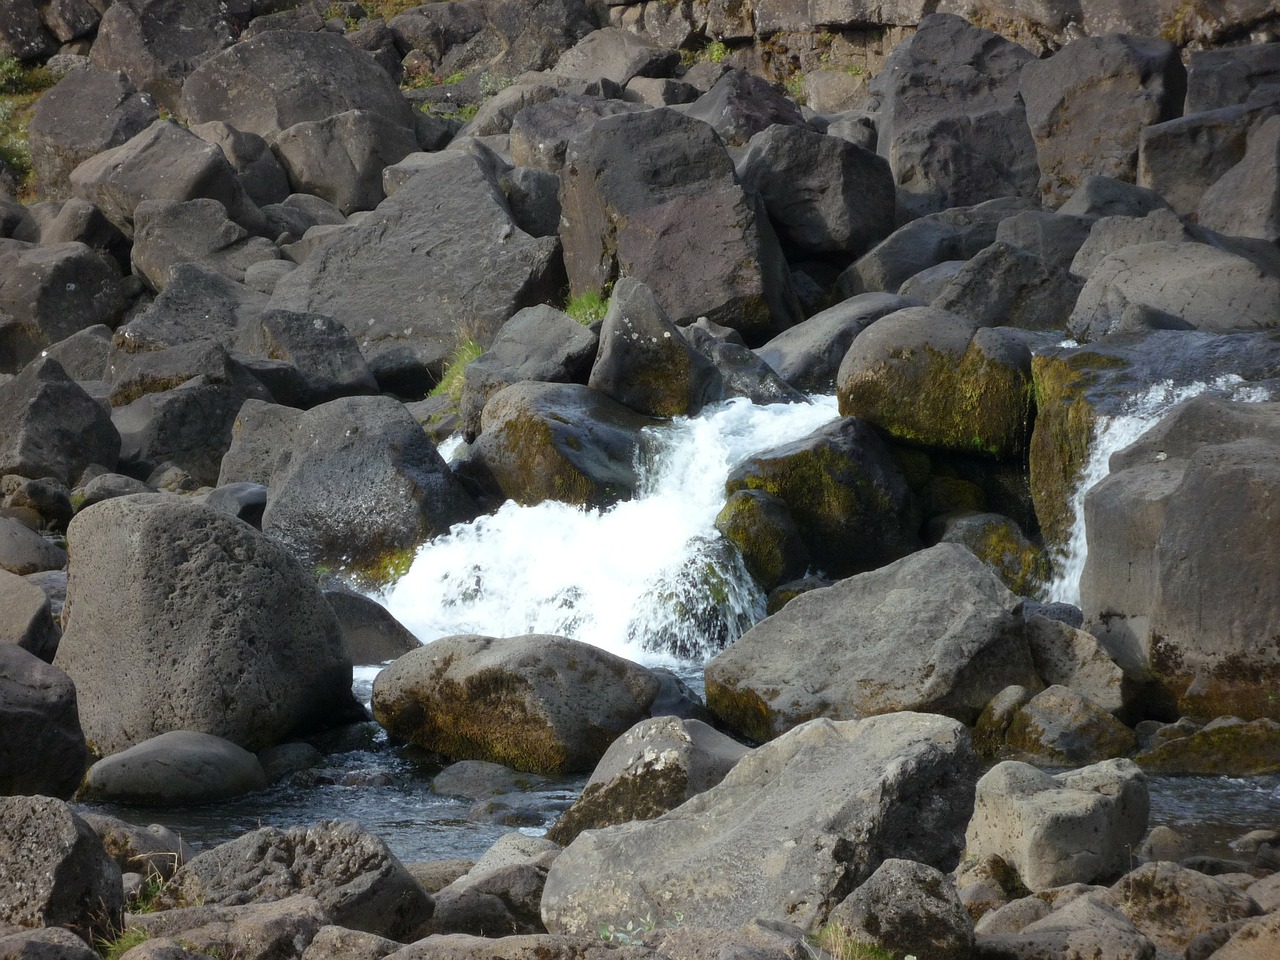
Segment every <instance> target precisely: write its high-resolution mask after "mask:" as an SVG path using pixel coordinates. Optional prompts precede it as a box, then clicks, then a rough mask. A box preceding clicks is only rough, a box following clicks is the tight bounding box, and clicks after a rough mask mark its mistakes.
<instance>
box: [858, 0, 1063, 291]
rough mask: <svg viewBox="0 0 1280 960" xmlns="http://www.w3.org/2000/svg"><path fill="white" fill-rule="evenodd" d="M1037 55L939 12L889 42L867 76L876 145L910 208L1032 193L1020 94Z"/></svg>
mask: <svg viewBox="0 0 1280 960" xmlns="http://www.w3.org/2000/svg"><path fill="white" fill-rule="evenodd" d="M1034 59H1035V58H1034V57H1033V56H1032V54H1031V53H1030V52H1029V51H1028V50H1026V49H1025V48H1024V47H1021V46H1018V45H1017V44H1016V43H1013V42H1012V41H1009V40H1005V39H1003V38H1001V37H998V36H997V35H995V34H994V33H991V32H990V31H988V30H983V29H981V28H980V27H976V26H973V25H971V24H969V23H968V22H966V21H965V20H962V19H961V18H960V17H957V16H954V15H952V14H941V13H939V14H933V15H931V16H928V17H925V18H923V19H922V20H921V21H920V22H919V26H918V27H917V29H916V32H915V33H914V34H913V35H912V36H911V38H910V39H908V40H906V41H905V42H903V43H900V44H898V46H897V47H895V48H894V51H893V53H892V54H890V56H889V59H888V60H887V61H886V63H885V66H884V69H882V70H881V71H880V72H879V73H877V74H876V77H875V79H874V80H873V81H872V82H871V93H872V95H873V96H874V97H877V98H879V101H880V114H879V119H878V124H877V127H878V130H879V138H878V140H877V147H876V149H877V151H878V152H879V154H880V155H881V156H882V157H886V158H887V159H888V160H889V165H890V167H891V168H892V169H893V175H894V180H895V182H896V183H897V184H898V188H899V189H898V202H899V203H900V204H901V205H902V207H903V208H904V209H905V210H906V211H907V212H908V213H909V214H910V215H912V216H921V215H923V214H926V213H933V212H935V211H938V210H945V209H947V208H948V207H959V206H968V205H970V204H975V203H980V202H982V201H984V200H991V199H993V198H995V197H1004V196H1019V197H1035V196H1038V192H1039V168H1038V166H1037V161H1036V147H1035V143H1034V141H1033V140H1032V137H1031V130H1030V128H1029V127H1028V125H1027V117H1026V113H1025V111H1024V108H1023V104H1022V100H1021V98H1020V97H1019V96H1018V84H1019V77H1020V73H1021V71H1022V67H1023V66H1024V64H1026V63H1028V62H1029V61H1032V60H1034ZM913 272H914V271H913Z"/></svg>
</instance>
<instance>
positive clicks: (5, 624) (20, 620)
mask: <svg viewBox="0 0 1280 960" xmlns="http://www.w3.org/2000/svg"><path fill="white" fill-rule="evenodd" d="M50 609H51V608H50V605H49V597H48V595H47V594H45V592H44V591H43V590H41V589H40V588H39V587H38V586H36V585H35V584H34V583H31V582H29V581H27V580H24V579H23V578H22V577H21V576H18V575H17V574H14V573H10V572H9V571H8V570H0V648H2V647H4V646H8V645H12V646H15V647H21V648H22V649H23V650H25V651H27V653H30V654H32V655H33V656H36V657H39V658H40V659H41V660H43V661H44V662H45V663H51V662H52V661H53V654H54V652H55V651H56V650H57V649H58V640H59V638H60V637H61V636H62V630H61V629H60V628H59V626H58V625H57V624H56V623H54V621H53V616H52V615H51V613H50ZM14 792H24V791H14ZM30 792H32V793H38V792H39V791H35V790H33V791H30Z"/></svg>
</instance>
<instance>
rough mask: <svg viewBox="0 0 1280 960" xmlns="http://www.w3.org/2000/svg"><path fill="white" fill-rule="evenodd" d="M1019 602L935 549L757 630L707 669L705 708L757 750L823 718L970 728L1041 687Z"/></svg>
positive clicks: (950, 548)
mask: <svg viewBox="0 0 1280 960" xmlns="http://www.w3.org/2000/svg"><path fill="white" fill-rule="evenodd" d="M1019 603H1020V601H1019V599H1018V598H1017V597H1015V596H1014V595H1013V594H1012V593H1010V592H1009V590H1008V589H1007V588H1006V587H1005V586H1004V584H1002V583H1001V582H1000V581H999V579H998V578H997V577H996V576H995V574H993V573H992V572H991V571H990V570H988V569H987V568H986V567H985V566H984V565H983V564H982V562H981V561H980V560H978V558H977V557H975V556H974V555H973V554H972V553H970V552H969V551H968V550H966V549H965V548H964V547H962V546H960V545H959V544H953V543H943V544H938V545H937V546H935V547H931V548H929V549H928V550H923V551H920V552H919V553H915V554H912V555H911V556H909V557H905V558H904V559H902V560H899V561H897V562H896V563H892V564H889V565H888V566H886V567H882V568H881V569H879V570H873V571H872V572H870V573H864V574H860V575H859V576H856V577H850V578H849V579H847V580H841V581H839V582H838V583H835V584H833V585H832V586H830V587H826V588H823V589H819V590H812V591H809V592H808V593H805V594H802V595H801V596H799V597H796V598H795V599H794V600H792V601H791V602H790V603H788V604H787V605H786V606H785V607H783V608H782V610H780V611H779V612H778V613H775V614H774V615H773V616H771V617H767V618H766V619H764V620H762V621H761V622H760V623H758V624H756V626H755V627H753V628H752V629H750V630H748V631H747V632H746V633H745V634H744V635H743V636H742V637H740V638H739V639H738V640H737V641H735V642H734V643H733V644H731V645H730V646H729V647H728V648H727V649H726V650H724V651H723V652H722V653H720V654H719V655H718V656H716V657H715V658H714V659H713V660H711V662H710V663H708V664H707V668H706V676H707V705H708V706H710V707H711V709H712V710H713V711H715V713H716V714H717V715H718V716H719V717H720V718H721V719H722V720H724V721H725V722H726V723H727V724H728V725H729V726H730V727H731V728H732V729H733V730H736V731H738V732H739V733H741V734H743V735H745V736H748V737H751V738H752V739H755V740H768V739H770V738H771V737H776V736H777V735H778V734H780V733H782V732H783V731H785V730H788V729H790V728H791V727H794V726H795V725H796V724H798V723H802V722H804V721H805V720H808V719H810V718H812V717H815V716H817V717H829V718H831V719H835V720H847V719H856V718H860V717H867V716H872V715H874V714H881V713H891V712H893V711H897V710H922V711H928V712H932V713H942V714H947V715H950V716H954V717H956V718H958V719H961V720H963V721H965V722H966V723H972V722H973V721H974V720H976V719H977V717H978V713H979V711H981V710H982V708H983V707H984V706H985V705H986V703H987V701H988V700H990V699H991V698H992V697H993V696H995V695H996V694H997V693H999V692H1000V691H1001V690H1003V689H1004V688H1005V687H1007V686H1010V685H1011V684H1018V685H1021V686H1026V687H1031V688H1036V687H1038V686H1039V681H1038V680H1037V678H1036V675H1035V669H1034V666H1033V664H1032V661H1031V654H1030V652H1029V650H1028V648H1027V641H1026V637H1025V635H1024V633H1023V629H1022V618H1021V616H1020V615H1019V613H1018V606H1019Z"/></svg>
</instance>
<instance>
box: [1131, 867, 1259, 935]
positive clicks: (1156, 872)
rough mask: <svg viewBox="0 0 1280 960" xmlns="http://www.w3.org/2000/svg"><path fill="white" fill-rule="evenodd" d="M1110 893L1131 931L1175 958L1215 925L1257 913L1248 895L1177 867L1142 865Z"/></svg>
mask: <svg viewBox="0 0 1280 960" xmlns="http://www.w3.org/2000/svg"><path fill="white" fill-rule="evenodd" d="M1111 892H1112V893H1113V894H1114V895H1115V899H1116V902H1117V903H1118V904H1119V906H1120V910H1121V911H1122V912H1123V913H1124V915H1125V916H1127V917H1128V918H1129V919H1130V920H1131V921H1132V922H1133V924H1134V926H1136V927H1137V928H1138V929H1139V930H1141V931H1142V933H1143V935H1144V936H1146V937H1147V938H1148V939H1149V940H1151V942H1152V943H1154V944H1155V945H1156V948H1157V949H1159V950H1163V951H1167V952H1169V953H1171V954H1174V955H1176V954H1179V953H1183V952H1184V951H1185V950H1186V948H1187V947H1188V945H1189V944H1190V943H1191V941H1192V940H1193V939H1195V937H1196V936H1197V935H1199V934H1201V933H1204V932H1206V931H1208V930H1210V929H1212V928H1213V927H1215V926H1217V925H1218V924H1221V923H1229V922H1231V921H1232V920H1243V919H1245V918H1247V917H1252V916H1256V915H1257V914H1258V913H1259V912H1261V911H1260V910H1259V908H1258V905H1257V904H1256V903H1254V901H1253V900H1252V898H1250V897H1249V896H1248V895H1247V894H1244V893H1241V892H1240V891H1238V890H1235V889H1233V888H1232V887H1229V886H1227V885H1226V884H1225V883H1223V882H1222V881H1221V880H1216V879H1214V878H1213V877H1207V876H1205V875H1204V874H1203V873H1199V872H1197V871H1195V870H1188V869H1187V868H1186V867H1181V866H1178V864H1176V863H1144V864H1143V865H1142V866H1140V867H1138V868H1137V869H1136V870H1133V871H1132V872H1130V873H1128V874H1126V875H1125V876H1124V877H1122V878H1121V879H1120V880H1119V881H1118V882H1117V883H1116V884H1115V885H1114V886H1112V888H1111Z"/></svg>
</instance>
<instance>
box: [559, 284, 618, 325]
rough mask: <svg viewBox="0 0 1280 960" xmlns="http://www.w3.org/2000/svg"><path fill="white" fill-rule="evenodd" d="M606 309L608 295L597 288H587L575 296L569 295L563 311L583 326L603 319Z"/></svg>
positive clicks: (607, 307) (607, 308)
mask: <svg viewBox="0 0 1280 960" xmlns="http://www.w3.org/2000/svg"><path fill="white" fill-rule="evenodd" d="M608 310H609V296H608V294H601V293H600V292H599V291H598V290H588V291H587V292H586V293H580V294H578V295H577V296H576V297H570V298H569V299H568V300H567V301H566V302H565V305H564V312H565V313H567V314H568V315H569V316H571V317H573V319H575V320H577V321H578V322H579V323H581V324H583V325H584V326H590V325H591V324H593V323H595V322H596V321H597V320H603V319H604V315H605V313H607V312H608Z"/></svg>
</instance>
